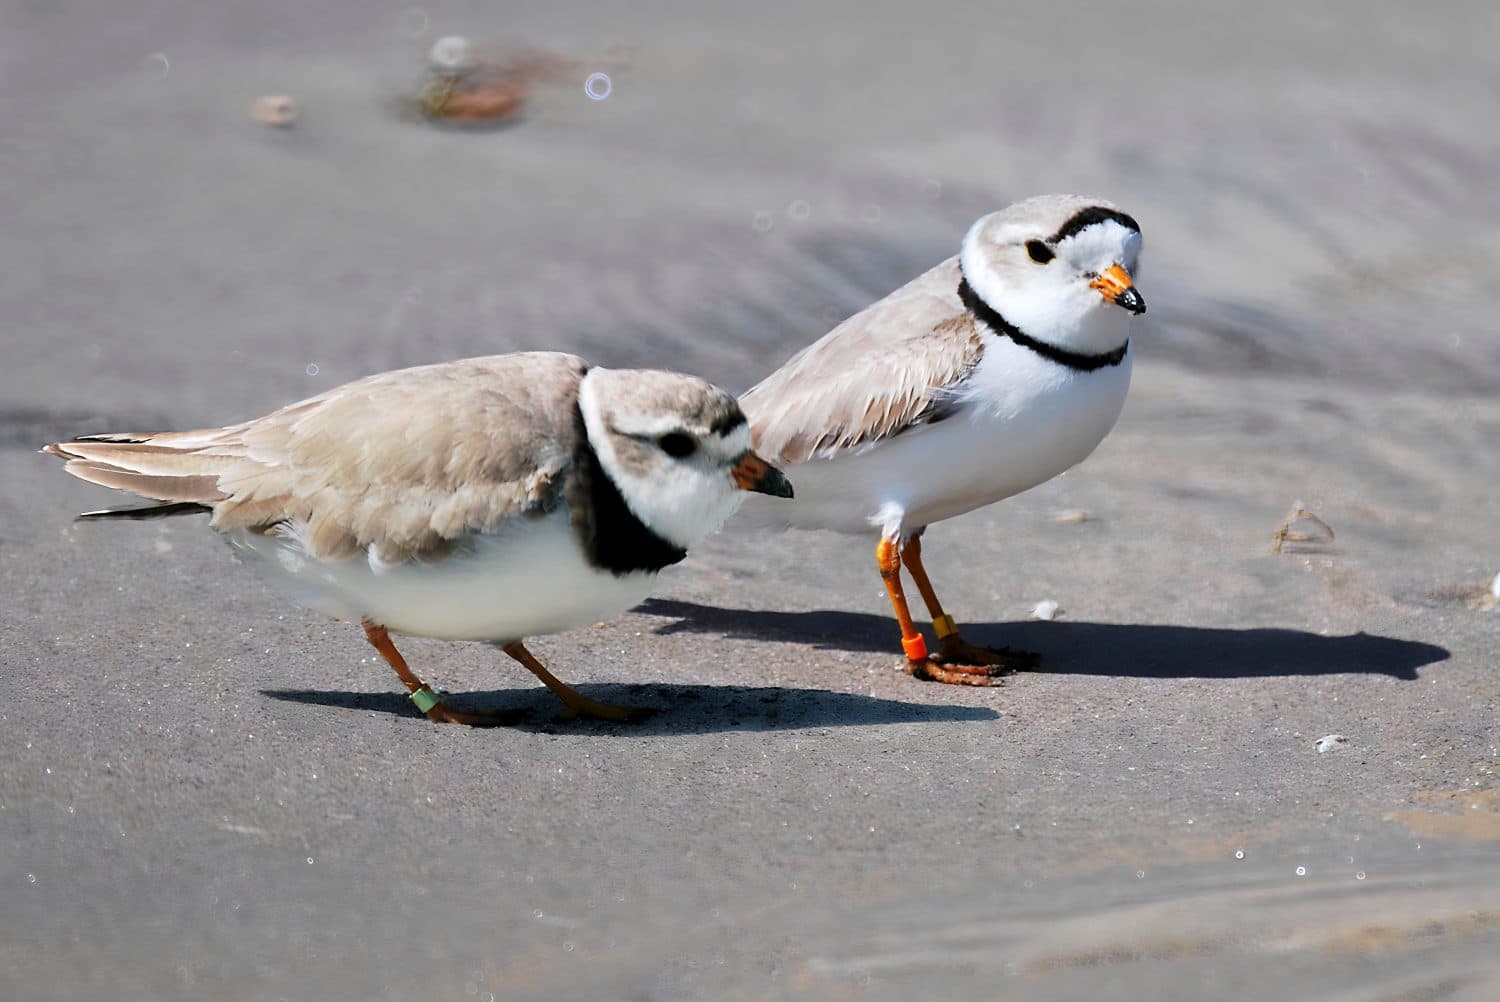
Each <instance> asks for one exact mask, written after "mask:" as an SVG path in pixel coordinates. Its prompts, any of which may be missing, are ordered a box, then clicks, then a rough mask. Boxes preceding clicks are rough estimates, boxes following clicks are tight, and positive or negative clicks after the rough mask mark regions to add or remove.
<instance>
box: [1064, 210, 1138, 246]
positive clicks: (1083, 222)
mask: <svg viewBox="0 0 1500 1002" xmlns="http://www.w3.org/2000/svg"><path fill="white" fill-rule="evenodd" d="M1110 220H1114V221H1115V222H1117V223H1119V224H1120V225H1121V226H1123V227H1125V228H1126V229H1127V230H1134V231H1135V232H1137V233H1139V232H1141V227H1140V224H1139V223H1137V222H1136V221H1135V220H1134V219H1132V218H1131V217H1130V216H1127V215H1126V214H1125V213H1123V212H1121V211H1120V210H1119V209H1106V208H1104V207H1103V206H1099V205H1091V206H1089V207H1088V208H1087V209H1080V210H1079V211H1078V212H1076V213H1074V215H1073V218H1072V219H1070V220H1068V221H1067V222H1066V223H1063V224H1062V229H1060V230H1058V231H1057V232H1056V233H1054V234H1052V237H1051V238H1050V239H1049V240H1048V241H1047V242H1048V243H1049V244H1055V243H1057V242H1058V241H1059V240H1066V239H1068V237H1071V236H1072V235H1073V234H1075V233H1079V232H1081V231H1083V230H1086V229H1088V228H1089V227H1090V226H1096V225H1098V224H1099V223H1107V222H1109V221H1110Z"/></svg>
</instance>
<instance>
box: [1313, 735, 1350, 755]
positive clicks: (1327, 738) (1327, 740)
mask: <svg viewBox="0 0 1500 1002" xmlns="http://www.w3.org/2000/svg"><path fill="white" fill-rule="evenodd" d="M1348 743H1349V739H1348V738H1346V737H1344V736H1343V735H1342V734H1325V735H1323V736H1322V737H1321V738H1319V739H1318V741H1317V744H1316V746H1315V747H1316V748H1317V749H1318V754H1319V755H1321V754H1323V753H1324V752H1330V751H1333V750H1335V749H1337V748H1342V747H1344V746H1345V745H1346V744H1348Z"/></svg>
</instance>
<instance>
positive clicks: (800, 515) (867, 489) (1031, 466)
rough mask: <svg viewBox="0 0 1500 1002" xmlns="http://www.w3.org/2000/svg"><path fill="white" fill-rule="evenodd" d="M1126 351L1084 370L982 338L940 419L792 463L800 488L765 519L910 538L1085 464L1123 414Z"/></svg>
mask: <svg viewBox="0 0 1500 1002" xmlns="http://www.w3.org/2000/svg"><path fill="white" fill-rule="evenodd" d="M1130 366H1131V353H1130V352H1129V351H1127V352H1126V355H1125V359H1124V360H1123V361H1122V362H1121V363H1120V364H1119V365H1117V366H1109V367H1105V368H1102V369H1096V370H1095V371H1093V372H1078V371H1075V370H1073V369H1068V368H1066V367H1064V366H1062V365H1059V364H1057V363H1055V362H1051V361H1049V360H1047V359H1045V358H1043V357H1042V356H1040V355H1038V354H1037V353H1035V352H1033V351H1031V350H1030V349H1027V348H1023V347H1021V346H1020V345H1017V344H1015V343H1014V342H1012V341H1010V340H1009V339H1003V338H987V339H986V344H985V351H984V356H983V358H982V359H981V361H980V364H979V367H978V368H977V369H976V370H975V372H974V373H973V375H972V376H971V377H970V378H969V380H968V381H967V382H966V384H965V386H964V392H963V395H962V396H961V397H959V399H958V403H959V412H958V413H956V414H954V415H953V416H952V417H950V418H948V419H947V420H945V421H941V422H939V423H937V424H933V425H926V426H922V427H918V428H914V429H912V430H910V431H907V432H903V433H902V434H900V435H897V436H896V437H895V438H892V439H888V440H886V441H884V442H880V443H878V444H876V445H874V446H870V447H867V448H865V449H863V450H851V451H850V452H848V453H844V454H841V455H839V456H836V457H835V458H833V459H831V460H813V461H810V462H807V463H803V464H801V465H799V466H795V467H792V468H791V469H790V470H788V471H787V475H788V477H789V478H790V479H791V481H792V485H793V487H795V489H796V492H797V496H796V498H795V499H794V500H793V501H792V502H791V503H790V504H786V503H783V504H782V505H780V506H777V507H774V508H773V507H772V506H769V505H764V504H760V503H758V501H759V500H760V499H756V498H752V499H750V501H749V502H748V503H747V504H746V505H745V511H746V512H747V513H748V515H749V517H750V518H751V519H752V520H755V521H758V522H761V523H762V524H770V523H779V524H782V525H792V526H797V527H800V528H819V529H833V530H836V531H840V532H868V531H869V530H870V528H871V527H872V526H874V527H876V528H879V529H881V530H883V531H885V532H888V533H896V534H900V535H905V534H906V533H908V532H910V531H912V530H915V529H917V528H919V527H921V526H924V525H928V524H930V523H932V522H938V521H941V520H943V519H946V518H952V517H954V516H955V515H962V514H963V513H965V512H968V511H973V510H974V509H975V508H979V507H982V506H984V505H987V504H991V503H993V502H995V501H999V500H1001V499H1003V498H1007V497H1010V496H1011V495H1013V494H1019V493H1020V492H1022V491H1025V490H1029V489H1030V488H1032V487H1035V486H1037V485H1038V484H1041V483H1044V482H1046V481H1048V480H1050V479H1052V478H1053V477H1055V476H1057V475H1058V474H1059V473H1062V472H1063V471H1064V470H1067V469H1068V468H1070V467H1072V466H1074V465H1076V464H1078V463H1080V462H1082V461H1083V460H1084V459H1085V458H1087V456H1088V455H1089V453H1091V452H1093V451H1094V449H1095V448H1096V447H1097V446H1098V445H1099V443H1100V442H1101V441H1103V440H1104V436H1105V435H1107V434H1109V431H1110V429H1111V428H1113V427H1114V425H1115V421H1116V420H1118V419H1119V416H1120V411H1121V409H1122V408H1123V407H1124V405H1125V395H1126V391H1127V390H1128V389H1129V388H1130Z"/></svg>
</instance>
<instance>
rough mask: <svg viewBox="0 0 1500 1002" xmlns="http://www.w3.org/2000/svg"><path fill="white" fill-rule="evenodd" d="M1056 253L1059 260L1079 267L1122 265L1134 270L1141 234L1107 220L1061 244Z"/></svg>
mask: <svg viewBox="0 0 1500 1002" xmlns="http://www.w3.org/2000/svg"><path fill="white" fill-rule="evenodd" d="M1054 250H1056V251H1057V254H1058V256H1059V257H1064V258H1067V259H1068V260H1069V261H1072V262H1074V263H1076V264H1080V265H1093V264H1100V265H1101V268H1105V267H1108V266H1109V265H1111V264H1115V263H1119V264H1122V265H1124V266H1125V268H1126V270H1131V269H1133V268H1134V267H1135V262H1136V259H1137V258H1139V257H1140V254H1141V234H1140V233H1139V231H1137V230H1133V229H1131V228H1130V227H1128V226H1124V225H1122V224H1121V223H1119V222H1117V221H1116V220H1113V219H1106V220H1104V221H1103V222H1100V223H1095V224H1094V225H1092V226H1088V227H1085V228H1084V229H1081V230H1079V231H1078V232H1077V233H1075V234H1073V235H1072V236H1070V237H1066V238H1064V239H1063V240H1059V241H1058V242H1057V245H1056V246H1055V247H1054Z"/></svg>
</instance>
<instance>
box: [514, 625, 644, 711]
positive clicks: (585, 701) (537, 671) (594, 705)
mask: <svg viewBox="0 0 1500 1002" xmlns="http://www.w3.org/2000/svg"><path fill="white" fill-rule="evenodd" d="M501 650H503V651H504V652H505V653H507V654H509V655H510V656H511V657H513V658H515V659H516V660H517V661H519V662H521V664H523V665H525V666H526V668H527V670H529V671H530V672H531V674H533V675H535V676H536V677H537V678H539V679H541V680H542V684H543V685H545V686H546V687H547V688H549V689H551V690H552V694H553V695H554V696H556V697H557V698H558V699H560V700H562V701H563V705H564V706H566V707H567V710H565V711H564V712H563V717H564V718H565V719H571V718H573V717H594V718H595V719H597V720H613V721H616V722H624V721H627V720H639V719H640V718H641V717H644V716H646V715H647V714H648V713H649V712H650V711H648V710H641V709H633V708H631V707H628V706H613V705H611V704H609V703H600V702H597V701H595V700H592V699H589V698H588V697H587V696H585V695H584V694H583V693H581V692H579V691H578V690H577V689H574V688H572V687H571V686H569V685H568V684H567V683H566V682H564V681H562V680H561V679H559V678H558V677H557V676H556V675H553V674H552V673H551V672H550V671H548V670H547V669H546V668H544V667H542V663H541V662H540V661H538V660H537V659H536V658H535V657H534V656H533V655H532V653H531V652H530V651H528V650H527V649H526V645H525V644H523V643H521V642H520V641H519V640H518V641H516V642H515V643H513V644H506V645H505V646H504V647H502V648H501Z"/></svg>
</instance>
